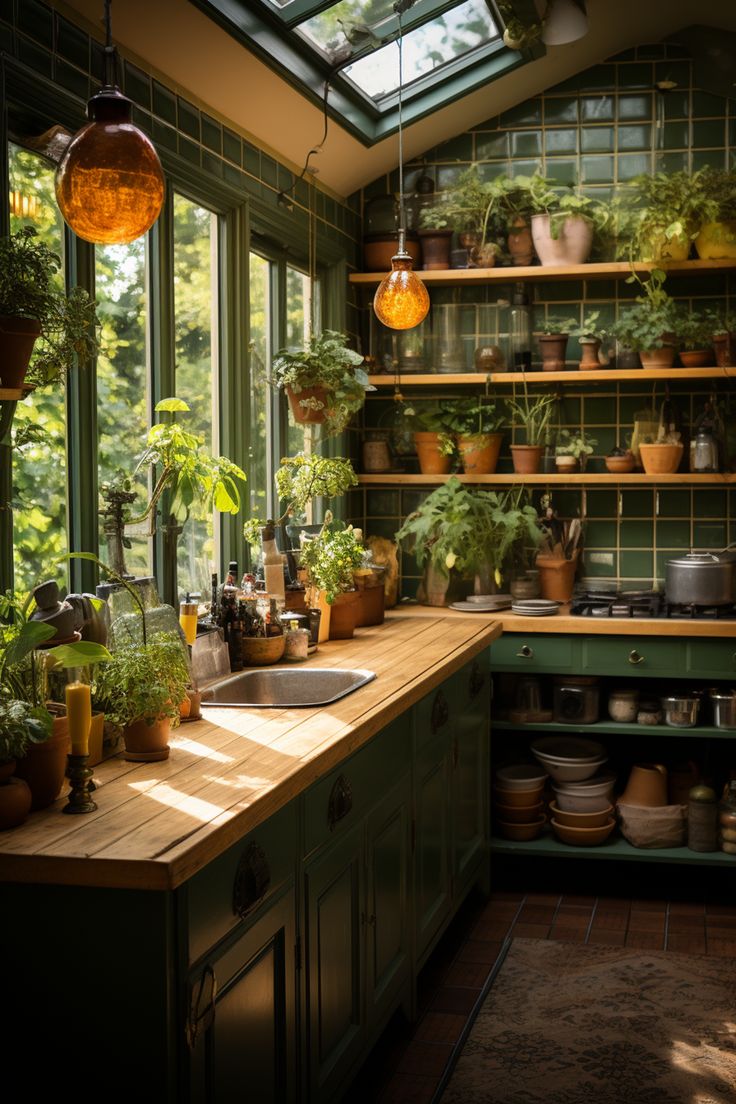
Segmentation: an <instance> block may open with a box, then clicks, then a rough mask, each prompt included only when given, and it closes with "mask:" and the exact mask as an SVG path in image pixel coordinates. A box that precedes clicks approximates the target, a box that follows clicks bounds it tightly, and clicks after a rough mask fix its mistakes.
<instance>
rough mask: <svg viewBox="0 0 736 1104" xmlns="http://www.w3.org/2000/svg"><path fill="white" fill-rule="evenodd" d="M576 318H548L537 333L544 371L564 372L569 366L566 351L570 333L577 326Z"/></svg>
mask: <svg viewBox="0 0 736 1104" xmlns="http://www.w3.org/2000/svg"><path fill="white" fill-rule="evenodd" d="M577 325H578V323H577V319H575V318H548V319H547V321H546V323H545V327H544V329H543V330H541V331H540V332H539V333H538V335H537V343H538V345H539V351H540V352H541V354H542V371H543V372H564V371H565V369H566V368H567V362H566V360H565V352H566V350H567V342H568V338H569V337H570V333H571V331H572V330H574V329H575V328H576V327H577Z"/></svg>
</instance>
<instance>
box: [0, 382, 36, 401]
mask: <svg viewBox="0 0 736 1104" xmlns="http://www.w3.org/2000/svg"><path fill="white" fill-rule="evenodd" d="M31 391H35V387H34V385H33V384H28V386H26V387H0V402H20V401H21V399H24V398H25V397H26V395H29V394H30V393H31Z"/></svg>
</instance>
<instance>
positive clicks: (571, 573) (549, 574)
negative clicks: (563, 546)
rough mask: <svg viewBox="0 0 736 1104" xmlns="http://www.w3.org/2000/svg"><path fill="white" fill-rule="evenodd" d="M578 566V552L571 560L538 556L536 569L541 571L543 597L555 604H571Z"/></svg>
mask: <svg viewBox="0 0 736 1104" xmlns="http://www.w3.org/2000/svg"><path fill="white" fill-rule="evenodd" d="M577 566H578V554H577V552H576V553H575V555H574V556H573V558H572V559H571V560H565V559H557V558H555V557H553V556H537V562H536V567H537V570H538V571H539V589H540V590H541V592H542V597H543V598H548V599H550V600H551V601H553V602H569V601H570V599H571V598H572V591H573V586H574V585H575V571H576V570H577Z"/></svg>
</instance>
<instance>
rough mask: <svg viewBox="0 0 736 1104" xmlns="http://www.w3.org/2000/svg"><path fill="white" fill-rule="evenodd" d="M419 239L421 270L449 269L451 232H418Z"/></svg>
mask: <svg viewBox="0 0 736 1104" xmlns="http://www.w3.org/2000/svg"><path fill="white" fill-rule="evenodd" d="M419 237H420V239H421V242H422V258H423V264H422V268H424V269H427V270H432V269H438V268H449V267H450V246H451V245H452V230H420V231H419Z"/></svg>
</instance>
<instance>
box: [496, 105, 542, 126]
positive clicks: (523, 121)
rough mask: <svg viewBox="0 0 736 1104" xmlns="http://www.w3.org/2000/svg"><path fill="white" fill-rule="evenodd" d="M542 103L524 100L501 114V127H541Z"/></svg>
mask: <svg viewBox="0 0 736 1104" xmlns="http://www.w3.org/2000/svg"><path fill="white" fill-rule="evenodd" d="M541 125H542V101H541V100H526V101H525V102H524V103H521V104H518V105H517V106H516V107H512V108H510V110H509V111H504V112H502V114H501V126H502V127H519V126H541Z"/></svg>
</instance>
